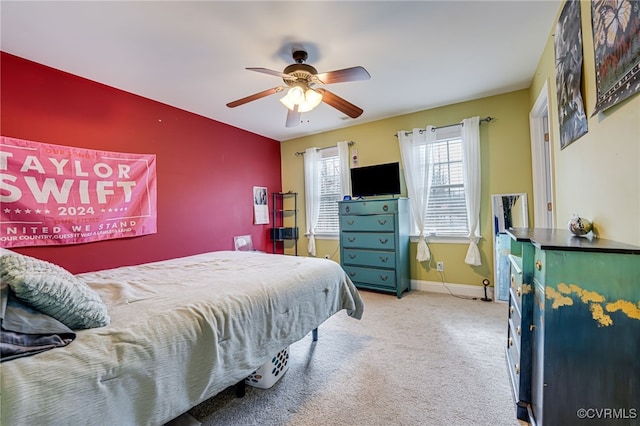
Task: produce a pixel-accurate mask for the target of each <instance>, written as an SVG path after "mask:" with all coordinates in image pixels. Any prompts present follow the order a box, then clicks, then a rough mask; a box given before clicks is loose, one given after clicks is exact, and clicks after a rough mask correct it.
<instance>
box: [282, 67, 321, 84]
mask: <svg viewBox="0 0 640 426" xmlns="http://www.w3.org/2000/svg"><path fill="white" fill-rule="evenodd" d="M283 73H284V74H289V75H290V76H292V77H295V78H296V80H291V79H283V81H284V82H285V83H286V84H287V85H288V86H295V85H297V84H300V83H304V84H306V83H309V81H310V79H311V77H313V76H314V75H316V74H318V71H317V70H316V69H315V68H314V67H312V66H311V65H307V64H300V63H299V64H292V65H289V66H288V67H286V68H285V69H284V71H283Z"/></svg>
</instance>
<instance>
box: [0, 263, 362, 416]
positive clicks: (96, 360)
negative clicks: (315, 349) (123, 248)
mask: <svg viewBox="0 0 640 426" xmlns="http://www.w3.org/2000/svg"><path fill="white" fill-rule="evenodd" d="M78 276H79V277H81V278H82V279H84V280H85V282H87V284H89V286H90V287H91V288H92V289H94V290H95V291H97V292H98V294H99V295H100V297H101V298H102V300H103V301H104V302H105V304H106V305H107V307H108V311H109V315H110V316H111V323H110V324H109V325H108V326H106V327H101V328H94V329H88V330H78V331H77V337H76V340H75V341H73V342H72V343H71V344H69V345H68V346H66V347H64V348H57V349H52V350H49V351H47V352H44V353H40V354H37V355H34V356H30V357H25V358H19V359H15V360H11V361H8V362H4V363H2V364H0V369H1V370H0V374H1V377H2V380H1V394H0V399H1V400H0V407H1V413H0V420H1V421H0V423H1V424H3V425H28V424H29V425H35V424H37V425H56V426H59V425H80V424H82V425H115V424H118V425H162V424H164V423H165V422H167V421H169V420H171V419H173V418H175V417H177V416H178V415H180V414H182V413H183V412H185V411H187V410H188V409H190V408H191V407H192V406H194V405H196V404H198V403H200V402H202V401H204V400H206V399H208V398H210V397H212V396H213V395H215V394H217V393H218V392H220V391H222V390H224V389H225V388H227V387H229V386H231V385H233V384H235V383H237V382H240V381H241V380H243V379H244V378H245V377H247V376H248V375H250V374H251V373H252V372H253V371H254V370H255V369H256V368H257V367H259V366H261V365H262V364H264V363H265V362H266V361H268V360H269V359H270V358H271V357H272V356H273V355H274V354H276V353H277V352H279V351H280V350H282V349H283V348H285V347H287V346H288V345H290V344H291V343H293V342H295V341H297V340H299V339H301V338H303V337H304V336H306V335H307V334H308V333H309V332H310V331H311V330H313V329H314V328H316V327H318V326H319V325H320V324H322V322H324V321H325V320H326V319H327V318H329V317H330V316H332V315H334V314H335V313H337V312H339V311H342V310H346V313H347V314H348V315H349V316H350V317H352V318H355V319H360V318H361V317H362V314H363V309H364V304H363V302H362V299H361V298H360V295H359V294H358V291H357V290H356V288H355V286H354V285H353V283H351V281H350V280H349V278H348V276H347V275H346V274H345V272H344V271H343V270H342V268H341V267H340V265H338V264H337V263H335V262H333V261H331V260H325V259H317V258H310V257H295V256H285V255H275V254H264V253H256V252H232V251H224V252H211V253H204V254H199V255H194V256H188V257H183V258H177V259H171V260H166V261H160V262H153V263H148V264H143V265H138V266H126V267H120V268H115V269H109V270H104V271H98V272H90V273H84V274H79V275H78ZM321 341H322V338H320V343H321Z"/></svg>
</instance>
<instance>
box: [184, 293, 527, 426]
mask: <svg viewBox="0 0 640 426" xmlns="http://www.w3.org/2000/svg"><path fill="white" fill-rule="evenodd" d="M361 293H362V296H363V298H364V300H365V304H366V305H365V313H364V317H363V319H362V320H360V321H357V320H353V319H352V318H349V317H348V316H347V315H346V313H344V312H340V313H338V314H337V315H334V316H333V317H332V318H330V319H329V320H327V321H326V322H325V323H324V324H322V325H321V326H320V328H319V332H320V334H319V340H318V342H315V343H314V342H312V339H311V335H309V336H307V337H305V338H304V339H302V340H301V341H299V342H296V343H295V344H293V345H292V346H291V348H290V359H289V371H287V372H286V374H285V375H284V376H283V377H282V378H281V379H280V381H279V382H277V383H276V384H275V385H274V386H273V387H271V388H270V389H259V388H254V387H251V386H247V393H246V395H245V397H244V398H236V397H235V394H234V390H233V388H229V389H227V390H226V391H224V392H222V393H220V394H218V395H217V396H215V397H213V398H211V399H209V400H207V401H205V402H203V403H202V404H200V405H198V406H196V407H194V408H193V409H192V410H191V411H190V412H189V413H190V414H191V415H192V416H193V417H195V418H196V419H197V420H199V421H200V422H202V424H203V425H204V426H214V425H243V426H244V425H296V426H297V425H309V426H315V425H318V426H331V425H336V426H338V425H340V426H342V425H347V424H348V425H363V426H364V425H366V426H374V425H407V426H412V425H421V426H422V425H447V426H450V425H455V426H460V425H487V426H496V425H509V426H517V425H519V422H518V420H517V419H516V416H515V408H514V403H513V399H512V396H511V391H510V387H509V386H510V385H509V379H508V376H507V367H506V361H505V355H504V345H505V340H506V332H507V305H506V304H504V303H495V302H483V301H480V300H469V299H461V298H457V297H454V296H451V295H448V294H440V293H426V292H418V291H413V292H411V293H409V294H407V295H405V296H404V297H403V298H402V299H397V298H396V297H395V296H393V295H385V294H379V293H373V292H367V291H362V292H361Z"/></svg>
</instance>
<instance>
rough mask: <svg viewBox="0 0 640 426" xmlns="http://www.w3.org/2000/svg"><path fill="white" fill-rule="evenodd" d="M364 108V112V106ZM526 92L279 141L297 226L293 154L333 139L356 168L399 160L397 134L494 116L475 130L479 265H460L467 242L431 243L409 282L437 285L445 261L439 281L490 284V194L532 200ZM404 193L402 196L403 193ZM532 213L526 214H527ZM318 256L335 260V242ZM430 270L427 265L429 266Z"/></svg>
mask: <svg viewBox="0 0 640 426" xmlns="http://www.w3.org/2000/svg"><path fill="white" fill-rule="evenodd" d="M365 110H366V108H365ZM528 114H529V91H528V90H520V91H516V92H512V93H508V94H505V95H500V96H492V97H488V98H484V99H479V100H475V101H469V102H464V103H460V104H455V105H449V106H445V107H441V108H435V109H431V110H426V111H420V112H416V113H412V114H406V115H401V116H397V117H393V118H389V119H385V120H379V121H375V122H371V123H367V124H362V125H357V126H352V127H347V128H344V129H339V130H334V131H331V132H326V133H322V134H317V135H312V136H307V137H303V138H298V139H292V140H289V141H285V142H283V143H282V150H281V153H282V189H283V191H289V190H291V191H295V192H298V193H299V194H300V196H299V210H300V212H301V214H300V215H299V226H300V230H301V233H303V232H304V230H305V229H306V225H305V223H306V222H305V218H304V171H303V159H302V157H300V156H296V155H295V153H296V152H299V151H304V150H305V149H306V148H309V147H313V146H315V147H318V148H323V147H327V146H333V145H335V144H336V143H337V142H338V141H344V140H347V141H354V142H355V143H356V144H355V145H354V146H353V148H356V149H357V150H358V157H359V161H360V165H361V166H367V165H372V164H379V163H388V162H392V161H400V150H399V147H398V140H397V138H396V137H395V134H396V132H398V131H399V130H411V129H413V128H416V127H419V128H424V127H426V126H427V125H429V124H432V125H435V126H439V125H447V124H451V123H457V122H460V121H461V120H462V119H463V118H468V117H473V116H479V117H481V118H484V117H486V116H491V117H494V118H495V120H494V121H492V122H491V123H488V124H487V123H483V124H482V125H481V126H480V139H481V149H482V205H481V213H480V216H481V219H480V220H481V231H482V235H483V239H482V241H481V242H480V244H479V248H480V251H481V253H482V262H483V264H482V266H479V267H471V266H469V265H467V264H465V263H464V257H465V255H466V251H467V248H468V244H466V243H465V244H436V243H432V244H431V245H430V247H431V251H432V262H433V263H432V264H431V265H427V264H421V263H418V262H416V261H413V263H412V268H411V278H412V279H416V280H424V281H440V280H441V277H440V274H439V273H437V272H436V271H435V262H436V261H444V262H445V274H444V280H445V281H446V282H450V283H460V284H474V285H481V283H482V279H483V278H489V279H490V280H491V281H493V254H492V252H493V243H492V224H491V202H490V199H491V198H490V194H496V193H510V192H526V193H527V194H529V197H531V191H532V182H531V149H530V145H529V118H528ZM403 190H404V185H403ZM404 191H405V193H404V194H403V195H405V196H406V190H404ZM529 214H531V212H529ZM306 244H307V239H306V237H304V236H302V238H301V239H300V241H299V246H298V253H299V254H300V255H306V254H307V250H306ZM316 247H317V255H318V256H324V255H325V254H329V255H330V256H331V257H332V258H333V259H334V260H339V250H338V241H337V240H319V241H317V244H316ZM415 250H416V248H415V244H412V245H411V253H412V254H411V258H412V259H415ZM430 266H431V267H430Z"/></svg>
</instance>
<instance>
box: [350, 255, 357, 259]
mask: <svg viewBox="0 0 640 426" xmlns="http://www.w3.org/2000/svg"><path fill="white" fill-rule="evenodd" d="M356 257H358V255H356V254H350V255H349V259H355V258H356Z"/></svg>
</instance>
